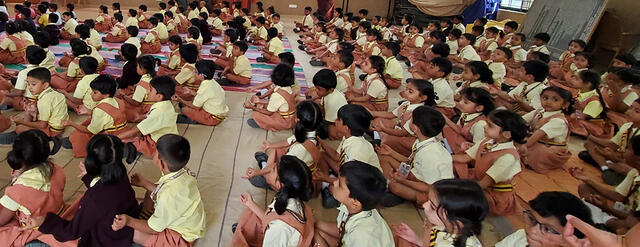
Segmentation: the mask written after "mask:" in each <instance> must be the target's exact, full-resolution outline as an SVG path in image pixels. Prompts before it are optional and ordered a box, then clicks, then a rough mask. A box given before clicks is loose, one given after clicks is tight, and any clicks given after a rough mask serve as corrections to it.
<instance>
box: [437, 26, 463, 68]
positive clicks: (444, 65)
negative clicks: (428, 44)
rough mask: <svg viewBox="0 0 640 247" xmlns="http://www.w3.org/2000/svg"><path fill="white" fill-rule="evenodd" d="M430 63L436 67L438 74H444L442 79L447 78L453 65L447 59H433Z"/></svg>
mask: <svg viewBox="0 0 640 247" xmlns="http://www.w3.org/2000/svg"><path fill="white" fill-rule="evenodd" d="M456 30H457V29H456ZM431 63H432V64H433V65H434V66H437V67H438V69H439V70H440V72H442V73H444V76H443V77H447V76H448V75H449V74H450V73H451V70H452V69H453V64H451V61H449V59H447V58H446V57H436V58H434V59H431Z"/></svg>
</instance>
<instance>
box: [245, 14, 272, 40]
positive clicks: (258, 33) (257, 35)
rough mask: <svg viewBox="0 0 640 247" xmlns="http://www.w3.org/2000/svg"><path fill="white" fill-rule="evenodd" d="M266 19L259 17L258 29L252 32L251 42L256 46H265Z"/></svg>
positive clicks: (266, 34)
mask: <svg viewBox="0 0 640 247" xmlns="http://www.w3.org/2000/svg"><path fill="white" fill-rule="evenodd" d="M265 21H266V20H265V18H264V17H262V16H259V17H258V18H256V27H255V29H253V30H252V32H251V35H250V36H249V41H251V42H253V44H255V45H265V43H266V40H267V36H268V33H267V29H266V28H265V27H264V23H265Z"/></svg>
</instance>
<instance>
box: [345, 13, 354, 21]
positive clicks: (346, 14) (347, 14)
mask: <svg viewBox="0 0 640 247" xmlns="http://www.w3.org/2000/svg"><path fill="white" fill-rule="evenodd" d="M345 16H346V17H347V20H351V17H353V12H347V13H345V14H344V15H343V17H345Z"/></svg>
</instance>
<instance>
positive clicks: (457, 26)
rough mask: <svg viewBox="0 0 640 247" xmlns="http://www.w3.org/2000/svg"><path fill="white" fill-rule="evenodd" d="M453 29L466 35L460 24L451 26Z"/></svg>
mask: <svg viewBox="0 0 640 247" xmlns="http://www.w3.org/2000/svg"><path fill="white" fill-rule="evenodd" d="M453 29H458V30H460V32H462V33H466V32H467V31H466V30H465V28H464V25H463V24H462V23H458V24H453Z"/></svg>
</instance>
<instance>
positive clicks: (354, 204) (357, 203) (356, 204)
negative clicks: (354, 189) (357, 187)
mask: <svg viewBox="0 0 640 247" xmlns="http://www.w3.org/2000/svg"><path fill="white" fill-rule="evenodd" d="M348 203H349V204H351V207H352V208H355V209H357V211H362V203H360V201H358V200H356V199H355V198H351V197H349V202H348Z"/></svg>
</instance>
